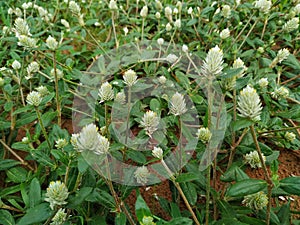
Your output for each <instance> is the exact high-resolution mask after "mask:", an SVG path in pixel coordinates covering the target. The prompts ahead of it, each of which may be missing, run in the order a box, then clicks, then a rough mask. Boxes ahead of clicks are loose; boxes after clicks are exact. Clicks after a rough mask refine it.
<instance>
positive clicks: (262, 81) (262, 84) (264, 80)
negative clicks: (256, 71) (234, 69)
mask: <svg viewBox="0 0 300 225" xmlns="http://www.w3.org/2000/svg"><path fill="white" fill-rule="evenodd" d="M268 84H269V81H268V78H261V79H260V80H259V81H258V85H259V86H260V87H261V88H265V87H267V86H268Z"/></svg>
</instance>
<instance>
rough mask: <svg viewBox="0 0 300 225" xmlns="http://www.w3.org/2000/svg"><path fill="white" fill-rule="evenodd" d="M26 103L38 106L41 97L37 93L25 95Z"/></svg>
mask: <svg viewBox="0 0 300 225" xmlns="http://www.w3.org/2000/svg"><path fill="white" fill-rule="evenodd" d="M26 102H27V103H28V104H29V105H33V106H36V107H37V106H39V105H40V104H41V102H42V97H41V95H40V93H38V92H37V91H32V92H30V93H29V94H28V95H27V98H26Z"/></svg>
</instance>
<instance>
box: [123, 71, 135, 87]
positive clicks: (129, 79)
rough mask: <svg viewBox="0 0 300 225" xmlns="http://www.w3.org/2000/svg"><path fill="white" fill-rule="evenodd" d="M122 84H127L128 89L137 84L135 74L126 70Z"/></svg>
mask: <svg viewBox="0 0 300 225" xmlns="http://www.w3.org/2000/svg"><path fill="white" fill-rule="evenodd" d="M123 80H124V83H125V84H127V86H128V87H131V86H133V85H134V84H135V83H136V82H137V75H136V72H135V71H134V70H132V69H129V70H127V71H126V72H125V73H124V76H123Z"/></svg>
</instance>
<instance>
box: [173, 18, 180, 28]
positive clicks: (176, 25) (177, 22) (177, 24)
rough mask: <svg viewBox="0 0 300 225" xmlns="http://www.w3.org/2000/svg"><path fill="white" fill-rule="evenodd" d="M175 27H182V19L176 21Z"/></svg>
mask: <svg viewBox="0 0 300 225" xmlns="http://www.w3.org/2000/svg"><path fill="white" fill-rule="evenodd" d="M174 27H175V28H177V29H179V28H180V27H181V20H180V19H177V20H176V21H175V23H174Z"/></svg>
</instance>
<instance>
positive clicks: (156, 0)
mask: <svg viewBox="0 0 300 225" xmlns="http://www.w3.org/2000/svg"><path fill="white" fill-rule="evenodd" d="M155 8H156V9H157V10H159V11H160V10H162V8H163V6H162V4H161V2H160V1H159V0H155Z"/></svg>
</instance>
